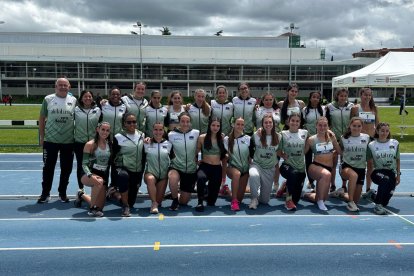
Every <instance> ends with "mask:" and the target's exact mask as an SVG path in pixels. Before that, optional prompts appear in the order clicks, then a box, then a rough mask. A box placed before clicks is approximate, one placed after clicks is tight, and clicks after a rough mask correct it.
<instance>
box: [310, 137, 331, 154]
mask: <svg viewBox="0 0 414 276" xmlns="http://www.w3.org/2000/svg"><path fill="white" fill-rule="evenodd" d="M309 139H311V141H312V145H311V150H312V153H313V154H314V155H320V154H327V153H332V152H333V151H334V150H335V148H334V146H333V143H332V141H326V142H325V141H320V140H319V139H318V136H317V135H316V134H315V135H313V136H311V137H309Z"/></svg>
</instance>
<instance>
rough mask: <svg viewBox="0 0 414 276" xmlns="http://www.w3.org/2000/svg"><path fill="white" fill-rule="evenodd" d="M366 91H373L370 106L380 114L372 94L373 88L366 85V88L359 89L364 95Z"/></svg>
mask: <svg viewBox="0 0 414 276" xmlns="http://www.w3.org/2000/svg"><path fill="white" fill-rule="evenodd" d="M366 91H370V92H371V99H370V100H369V103H368V104H369V108H370V109H371V110H374V112H375V114H378V112H377V106H376V105H375V102H374V97H373V96H372V90H371V88H369V87H364V88H361V89H360V90H359V96H361V95H362V93H364V92H366Z"/></svg>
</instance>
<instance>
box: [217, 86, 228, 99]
mask: <svg viewBox="0 0 414 276" xmlns="http://www.w3.org/2000/svg"><path fill="white" fill-rule="evenodd" d="M221 88H223V89H224V91H226V93H227V97H228V95H229V91H228V90H227V87H226V86H224V85H219V86H217V87H216V96H217V93H218V91H219V90H220V89H221Z"/></svg>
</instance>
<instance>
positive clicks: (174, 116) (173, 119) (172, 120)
mask: <svg viewBox="0 0 414 276" xmlns="http://www.w3.org/2000/svg"><path fill="white" fill-rule="evenodd" d="M184 111H185V109H184V106H181V108H180V111H175V110H174V107H173V106H172V105H170V106H169V107H168V116H167V122H166V123H167V125H166V126H167V127H170V125H178V124H179V123H180V120H178V116H179V115H180V114H181V113H183V112H184Z"/></svg>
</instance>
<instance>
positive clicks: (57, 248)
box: [0, 242, 414, 251]
mask: <svg viewBox="0 0 414 276" xmlns="http://www.w3.org/2000/svg"><path fill="white" fill-rule="evenodd" d="M395 245H396V244H395V243H390V242H377V243H375V242H374V243H370V242H360V243H355V242H350V243H345V242H341V243H332V242H330V243H307V242H304V243H239V244H231V243H227V244H222V243H220V244H214V243H213V244H160V245H159V247H160V248H185V247H260V246H262V247H270V246H274V247H277V246H280V247H281V246H315V247H316V246H318V247H322V246H334V247H337V246H344V247H345V246H347V247H350V246H388V247H389V246H392V247H395ZM398 245H399V246H414V242H399V243H398ZM134 248H154V244H138V245H97V246H51V247H0V251H29V250H79V249H134Z"/></svg>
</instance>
